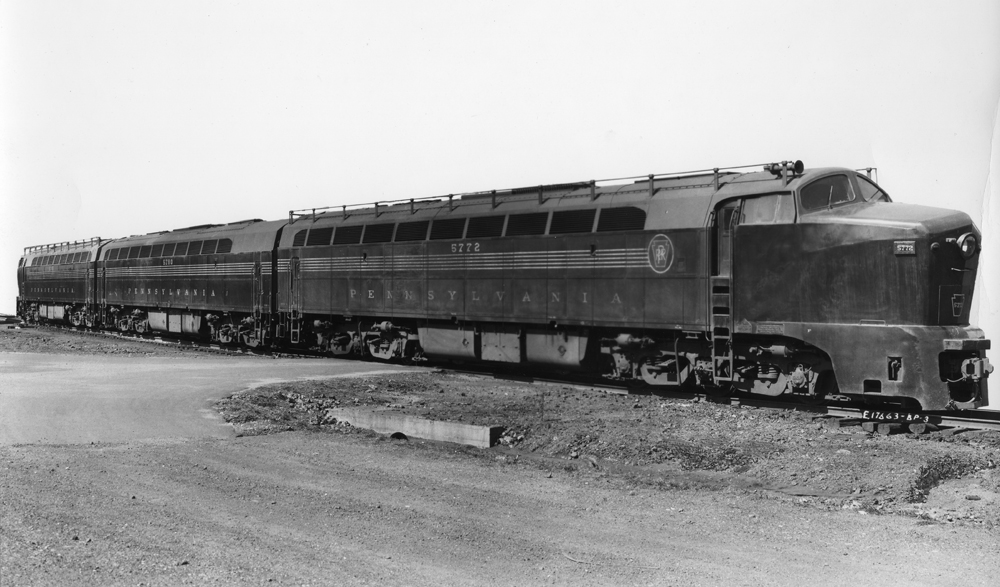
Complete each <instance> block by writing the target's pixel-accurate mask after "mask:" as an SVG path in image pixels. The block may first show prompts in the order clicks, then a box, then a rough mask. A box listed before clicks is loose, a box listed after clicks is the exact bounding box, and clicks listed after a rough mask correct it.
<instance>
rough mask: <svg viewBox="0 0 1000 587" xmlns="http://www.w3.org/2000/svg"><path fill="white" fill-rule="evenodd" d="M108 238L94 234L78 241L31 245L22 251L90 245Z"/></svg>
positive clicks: (31, 251)
mask: <svg viewBox="0 0 1000 587" xmlns="http://www.w3.org/2000/svg"><path fill="white" fill-rule="evenodd" d="M108 240H112V239H107V238H101V237H99V236H94V237H91V238H89V239H83V240H79V241H63V242H60V243H50V244H47V245H32V246H30V247H24V252H25V253H34V252H36V251H42V250H50V249H58V248H62V247H71V246H90V245H94V244H101V243H102V242H104V241H108Z"/></svg>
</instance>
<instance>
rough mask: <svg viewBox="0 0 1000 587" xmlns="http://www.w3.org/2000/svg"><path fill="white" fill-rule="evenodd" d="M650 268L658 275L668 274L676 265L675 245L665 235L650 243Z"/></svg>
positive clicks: (655, 238) (647, 253)
mask: <svg viewBox="0 0 1000 587" xmlns="http://www.w3.org/2000/svg"><path fill="white" fill-rule="evenodd" d="M646 255H647V257H648V259H647V260H648V262H649V267H650V268H651V269H652V270H653V271H656V272H657V273H666V272H667V271H669V270H670V266H671V265H673V264H674V243H672V242H670V238H669V237H668V236H667V235H665V234H658V235H656V236H654V237H653V240H651V241H649V248H648V249H647V250H646Z"/></svg>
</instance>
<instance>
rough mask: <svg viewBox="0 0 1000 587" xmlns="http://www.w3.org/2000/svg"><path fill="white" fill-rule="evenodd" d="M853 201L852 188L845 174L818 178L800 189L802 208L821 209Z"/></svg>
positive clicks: (804, 209) (808, 209) (805, 209)
mask: <svg viewBox="0 0 1000 587" xmlns="http://www.w3.org/2000/svg"><path fill="white" fill-rule="evenodd" d="M853 201H854V190H852V189H851V182H850V180H849V179H848V178H847V176H846V175H831V176H830V177H824V178H822V179H818V180H816V181H814V182H812V183H811V184H809V185H807V186H806V187H804V188H802V190H801V202H802V210H803V211H806V212H808V211H810V210H821V209H823V208H832V207H833V206H836V205H838V204H844V203H847V202H853Z"/></svg>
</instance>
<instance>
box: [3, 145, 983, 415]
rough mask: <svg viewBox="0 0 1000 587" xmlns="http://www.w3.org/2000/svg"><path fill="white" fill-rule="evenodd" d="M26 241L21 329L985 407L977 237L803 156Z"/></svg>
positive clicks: (962, 218) (930, 406)
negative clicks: (108, 331) (45, 326)
mask: <svg viewBox="0 0 1000 587" xmlns="http://www.w3.org/2000/svg"><path fill="white" fill-rule="evenodd" d="M742 169H744V168H729V169H727V170H719V169H712V170H706V171H704V172H688V173H681V174H669V175H650V176H646V177H642V178H638V179H634V180H631V181H627V182H618V183H614V182H601V183H600V185H598V182H593V181H590V182H581V183H573V184H558V185H546V186H538V187H530V188H518V189H510V190H499V191H489V192H478V193H473V194H462V195H459V196H447V197H442V198H431V199H426V198H425V199H404V200H395V201H393V202H389V203H376V204H373V205H367V206H350V207H348V206H342V207H339V208H324V209H316V210H310V211H293V212H291V213H289V217H288V219H287V220H280V221H272V222H264V221H260V220H248V221H242V222H236V223H231V224H226V225H206V226H197V227H192V228H187V229H180V230H174V231H169V232H162V233H154V234H148V235H143V236H135V237H129V238H124V239H112V240H105V239H92V240H90V241H85V242H77V243H61V244H57V245H44V246H38V247H29V248H27V249H25V254H24V256H23V258H22V259H21V264H20V265H19V267H18V284H19V292H20V297H19V298H18V310H19V313H20V314H21V316H22V317H24V318H25V319H27V320H37V321H66V322H70V323H72V324H77V325H86V326H93V327H103V328H109V327H110V328H117V329H120V330H126V331H136V332H146V331H167V332H175V333H179V334H185V335H189V336H195V337H200V338H203V339H207V340H213V341H218V342H220V343H233V344H236V343H241V344H246V345H250V346H258V345H272V346H277V347H302V348H312V349H317V350H321V351H323V352H327V353H330V354H333V355H356V356H368V357H374V358H378V359H385V360H392V359H415V358H420V357H429V358H433V359H439V360H453V361H463V362H486V363H494V364H504V363H506V364H512V365H524V366H536V367H547V368H552V369H556V370H560V371H589V372H596V373H600V374H601V375H603V376H605V377H609V378H615V379H619V380H636V381H644V382H645V383H647V384H650V385H653V386H663V387H666V388H678V387H682V388H701V389H704V390H706V391H709V392H713V393H729V392H732V391H738V392H745V393H753V394H763V395H768V396H792V397H797V398H802V399H806V400H810V401H812V400H821V399H823V398H829V399H839V400H863V401H865V402H867V403H874V404H889V405H891V406H893V407H896V408H904V409H914V410H919V409H923V410H941V409H955V408H975V407H980V406H984V405H987V402H988V394H987V377H988V375H989V373H990V372H991V371H992V366H991V365H990V363H989V360H988V359H987V358H986V355H985V351H986V350H987V349H988V348H989V347H990V341H989V340H987V339H986V338H985V337H984V334H983V332H982V331H981V330H979V329H977V328H972V327H970V326H969V310H970V307H971V303H972V295H973V290H974V284H975V279H976V273H977V267H978V259H979V250H980V247H979V237H980V234H979V231H978V230H977V229H976V227H975V226H974V225H973V223H972V221H971V220H970V218H969V216H968V215H966V214H964V213H962V212H956V211H951V210H944V209H939V208H930V207H923V206H913V205H907V204H900V203H895V202H892V201H891V200H890V198H889V196H888V194H886V193H885V191H883V190H882V189H881V188H880V187H879V186H878V185H876V184H875V183H874V182H872V181H871V180H870V178H869V177H867V176H866V175H865V174H861V173H857V172H855V171H852V170H849V169H842V168H824V169H809V170H805V169H804V168H803V166H802V163H801V162H794V163H792V162H782V163H776V164H769V165H766V166H764V170H763V171H754V172H742V171H738V170H742Z"/></svg>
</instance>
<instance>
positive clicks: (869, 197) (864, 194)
mask: <svg viewBox="0 0 1000 587" xmlns="http://www.w3.org/2000/svg"><path fill="white" fill-rule="evenodd" d="M857 177H858V186H860V188H861V198H862V199H863V200H864V201H866V202H891V201H892V200H890V199H889V194H887V193H885V191H883V190H882V188H880V187H878V186H877V185H875V182H873V181H872V180H870V179H868V178H867V177H865V176H863V175H859V176H857Z"/></svg>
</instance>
